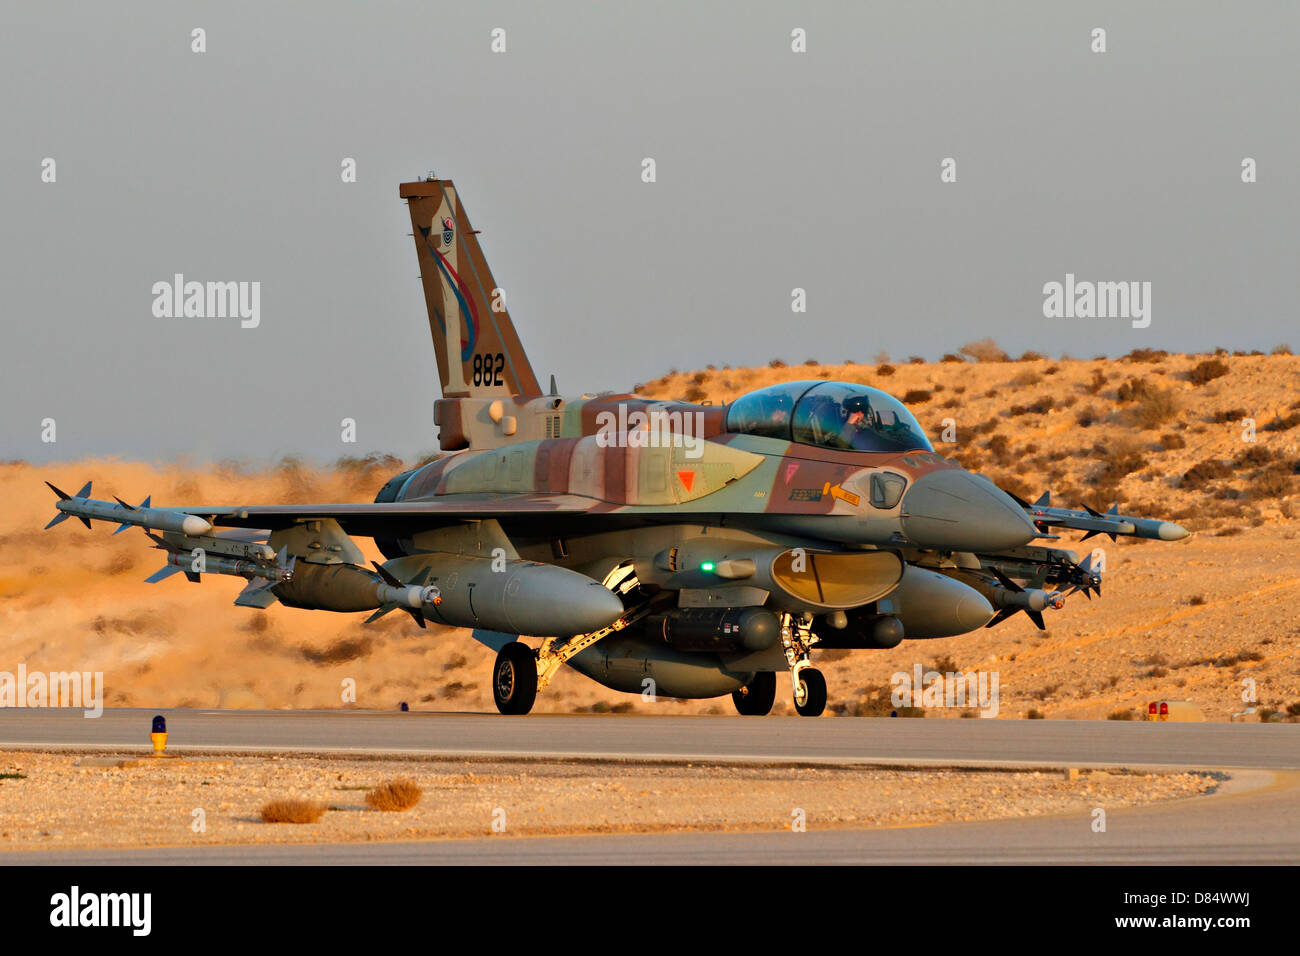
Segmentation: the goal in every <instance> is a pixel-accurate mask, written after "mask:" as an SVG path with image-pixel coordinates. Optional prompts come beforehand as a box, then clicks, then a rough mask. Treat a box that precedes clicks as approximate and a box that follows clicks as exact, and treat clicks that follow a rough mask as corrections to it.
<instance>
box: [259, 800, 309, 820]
mask: <svg viewBox="0 0 1300 956" xmlns="http://www.w3.org/2000/svg"><path fill="white" fill-rule="evenodd" d="M324 815H325V807H324V806H323V805H321V804H319V803H316V802H315V801H312V800H272V801H271V802H270V803H266V804H263V805H262V822H263V823H315V822H316V821H317V820H319V819H320V818H321V817H323V816H324Z"/></svg>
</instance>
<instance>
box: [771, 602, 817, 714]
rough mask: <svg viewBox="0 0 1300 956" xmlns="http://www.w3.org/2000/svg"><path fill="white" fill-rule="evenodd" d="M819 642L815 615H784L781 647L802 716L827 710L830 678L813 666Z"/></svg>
mask: <svg viewBox="0 0 1300 956" xmlns="http://www.w3.org/2000/svg"><path fill="white" fill-rule="evenodd" d="M816 643H817V635H816V634H814V633H813V632H812V615H811V614H802V615H800V616H798V617H795V615H793V614H782V615H781V647H782V649H783V650H784V651H785V659H786V663H788V664H789V665H790V685H791V689H792V691H793V696H794V709H795V712H796V713H798V714H799V716H800V717H820V716H821V713H822V711H824V710H825V709H826V678H825V677H823V676H822V672H821V671H819V670H818V669H817V668H815V667H813V666H812V661H811V660H810V659H809V653H810V652H811V650H812V646H813V645H814V644H816Z"/></svg>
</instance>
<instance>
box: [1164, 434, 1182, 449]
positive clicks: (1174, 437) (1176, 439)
mask: <svg viewBox="0 0 1300 956" xmlns="http://www.w3.org/2000/svg"><path fill="white" fill-rule="evenodd" d="M1160 447H1161V448H1163V449H1164V450H1165V451H1175V450H1177V449H1179V448H1186V447H1187V441H1186V440H1185V439H1184V438H1183V436H1182V435H1180V434H1178V433H1177V432H1166V433H1165V434H1163V435H1161V436H1160Z"/></svg>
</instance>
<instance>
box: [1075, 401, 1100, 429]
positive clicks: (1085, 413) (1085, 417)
mask: <svg viewBox="0 0 1300 956" xmlns="http://www.w3.org/2000/svg"><path fill="white" fill-rule="evenodd" d="M1099 421H1101V412H1100V411H1099V410H1098V409H1097V408H1096V407H1095V406H1092V405H1089V406H1088V407H1087V408H1084V409H1081V410H1080V411H1079V413H1078V414H1077V415H1075V416H1074V422H1075V424H1076V425H1078V426H1079V427H1080V428H1091V427H1092V426H1093V425H1095V424H1097V422H1099Z"/></svg>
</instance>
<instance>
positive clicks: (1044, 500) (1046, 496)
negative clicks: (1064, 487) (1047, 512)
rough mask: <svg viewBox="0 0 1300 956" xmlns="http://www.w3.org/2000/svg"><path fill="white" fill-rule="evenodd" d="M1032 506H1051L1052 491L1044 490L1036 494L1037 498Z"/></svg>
mask: <svg viewBox="0 0 1300 956" xmlns="http://www.w3.org/2000/svg"><path fill="white" fill-rule="evenodd" d="M1034 507H1035V508H1050V507H1052V493H1051V492H1050V491H1044V492H1043V493H1042V494H1041V495H1039V496H1038V500H1037V501H1035V502H1034Z"/></svg>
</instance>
